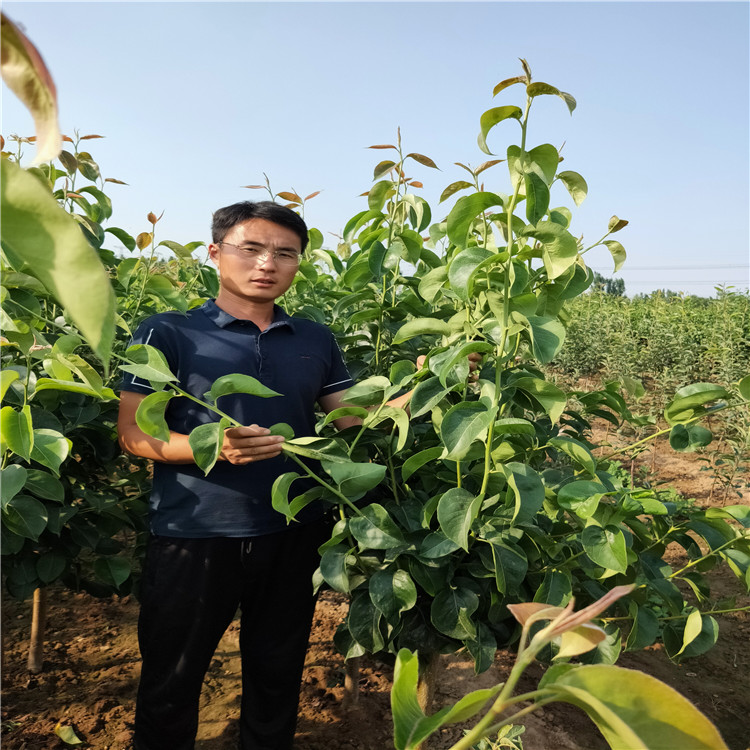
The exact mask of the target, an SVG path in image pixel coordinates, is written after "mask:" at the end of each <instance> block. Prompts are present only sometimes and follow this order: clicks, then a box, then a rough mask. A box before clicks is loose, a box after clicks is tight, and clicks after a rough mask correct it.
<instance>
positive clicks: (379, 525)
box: [349, 503, 404, 549]
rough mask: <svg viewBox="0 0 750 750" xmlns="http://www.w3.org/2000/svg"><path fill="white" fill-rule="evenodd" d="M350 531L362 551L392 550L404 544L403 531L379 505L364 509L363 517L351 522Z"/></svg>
mask: <svg viewBox="0 0 750 750" xmlns="http://www.w3.org/2000/svg"><path fill="white" fill-rule="evenodd" d="M349 530H350V531H351V532H352V536H353V537H354V538H355V539H356V540H357V541H358V542H359V543H360V546H361V547H362V549H367V548H368V547H369V548H371V549H390V548H392V547H398V546H399V545H401V544H403V543H404V536H403V534H402V532H401V529H399V527H398V526H397V525H396V523H395V521H394V520H393V519H392V518H391V517H390V516H389V515H388V511H387V510H386V509H385V508H384V507H383V506H382V505H379V504H378V503H371V504H370V505H366V506H365V507H364V508H362V511H361V515H359V516H354V517H353V518H352V519H351V520H350V521H349Z"/></svg>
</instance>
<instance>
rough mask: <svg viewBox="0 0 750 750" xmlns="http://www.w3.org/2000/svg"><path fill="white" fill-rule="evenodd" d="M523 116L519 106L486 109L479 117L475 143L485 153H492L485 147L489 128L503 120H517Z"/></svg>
mask: <svg viewBox="0 0 750 750" xmlns="http://www.w3.org/2000/svg"><path fill="white" fill-rule="evenodd" d="M521 117H523V112H522V111H521V109H520V108H519V107H514V106H505V107H493V108H492V109H488V110H487V111H486V112H484V113H483V114H482V116H481V117H480V118H479V127H480V129H481V130H480V133H479V135H478V136H477V145H478V146H479V148H480V149H482V151H484V153H485V154H489V155H490V156H491V155H492V151H490V150H489V148H488V147H487V136H488V135H489V132H490V130H492V128H494V127H495V125H497V124H498V123H500V122H502V121H503V120H507V119H513V120H519V121H520V119H521Z"/></svg>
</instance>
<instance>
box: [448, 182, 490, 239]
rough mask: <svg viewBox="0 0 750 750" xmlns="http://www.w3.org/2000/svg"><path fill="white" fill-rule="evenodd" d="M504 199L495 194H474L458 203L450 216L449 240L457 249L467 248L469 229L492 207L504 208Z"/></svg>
mask: <svg viewBox="0 0 750 750" xmlns="http://www.w3.org/2000/svg"><path fill="white" fill-rule="evenodd" d="M502 205H503V199H502V198H501V197H500V196H499V195H495V193H474V194H473V195H465V196H464V197H462V198H459V199H458V200H457V201H456V205H455V206H453V208H452V209H451V211H450V213H449V214H448V239H449V240H450V241H451V242H452V243H453V244H454V245H456V246H457V247H460V248H463V247H466V235H467V233H468V231H469V227H470V226H471V225H472V224H473V223H474V220H475V219H476V218H477V216H479V215H480V214H482V213H484V212H485V211H486V210H487V209H488V208H490V207H491V206H502Z"/></svg>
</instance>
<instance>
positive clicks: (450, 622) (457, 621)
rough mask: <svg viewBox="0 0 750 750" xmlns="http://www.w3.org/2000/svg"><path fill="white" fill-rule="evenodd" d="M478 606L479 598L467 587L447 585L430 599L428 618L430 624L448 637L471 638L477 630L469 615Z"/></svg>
mask: <svg viewBox="0 0 750 750" xmlns="http://www.w3.org/2000/svg"><path fill="white" fill-rule="evenodd" d="M477 607H479V598H478V597H477V595H476V594H475V593H474V592H473V591H471V590H470V589H467V588H458V587H453V586H451V587H449V588H447V589H444V590H443V591H440V592H439V593H438V595H437V596H436V597H435V598H434V599H433V600H432V604H431V606H430V619H431V620H432V624H433V625H434V626H435V627H436V628H437V629H438V630H439V631H440V632H441V633H444V634H445V635H447V636H448V637H450V638H456V639H458V640H464V639H473V638H475V637H476V634H477V631H476V627H475V625H474V623H473V622H472V621H471V615H473V614H474V612H476V610H477Z"/></svg>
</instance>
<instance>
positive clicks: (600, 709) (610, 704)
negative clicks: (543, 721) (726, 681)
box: [545, 664, 728, 750]
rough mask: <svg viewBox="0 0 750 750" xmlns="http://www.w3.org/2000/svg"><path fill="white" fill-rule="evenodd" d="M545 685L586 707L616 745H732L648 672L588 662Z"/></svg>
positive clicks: (716, 749) (718, 748)
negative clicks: (725, 741) (727, 743)
mask: <svg viewBox="0 0 750 750" xmlns="http://www.w3.org/2000/svg"><path fill="white" fill-rule="evenodd" d="M545 689H547V690H555V691H557V696H556V698H557V700H561V701H564V702H566V703H572V704H573V705H575V706H578V707H579V708H581V709H583V710H584V711H585V712H586V713H587V714H588V716H589V718H590V719H591V720H592V721H593V722H594V723H595V724H596V726H597V727H598V728H599V731H600V732H601V733H602V734H603V735H604V738H605V739H606V740H607V742H608V743H609V745H610V746H611V747H612V748H613V750H632V749H633V748H638V750H665V748H680V750H728V748H727V746H726V744H725V743H724V741H723V740H722V738H721V736H720V734H719V732H718V731H717V729H716V727H715V726H714V725H713V724H711V722H710V721H709V720H708V719H707V718H706V717H705V716H704V715H703V714H701V713H700V712H699V711H698V709H697V708H695V706H694V705H693V704H692V703H690V702H689V701H688V700H687V699H686V698H683V697H682V696H681V695H680V694H679V693H678V692H677V691H676V690H674V689H673V688H671V687H669V686H668V685H665V684H664V683H663V682H660V681H659V680H657V679H656V678H655V677H651V676H650V675H647V674H644V673H643V672H637V671H635V670H630V669H624V668H622V667H615V666H610V665H602V664H596V665H584V666H580V667H577V668H574V669H569V670H567V671H565V672H564V673H563V674H559V675H558V676H557V677H556V678H555V679H553V680H550V681H548V682H547V683H546V684H545Z"/></svg>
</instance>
